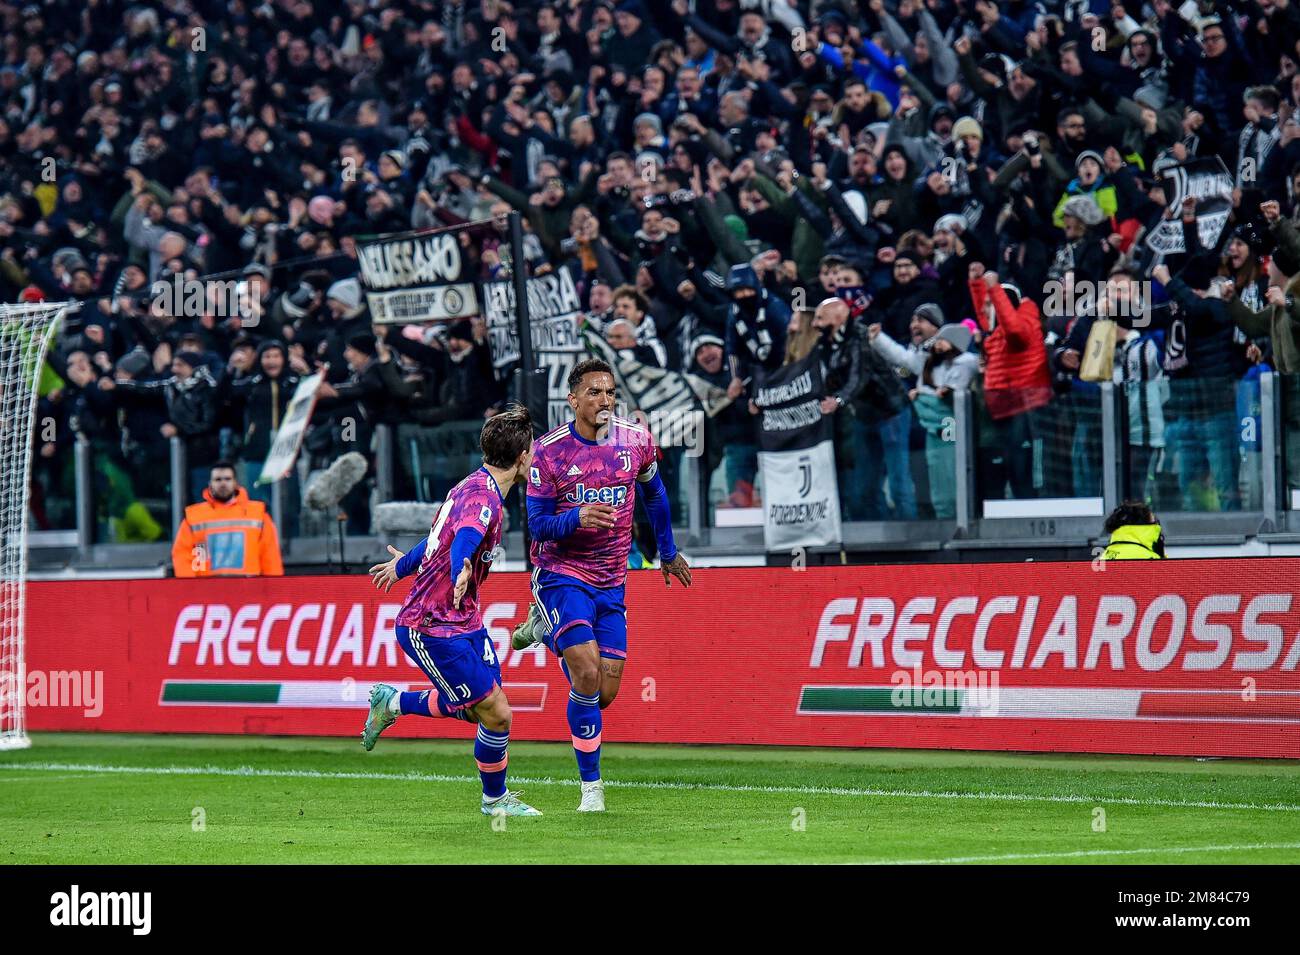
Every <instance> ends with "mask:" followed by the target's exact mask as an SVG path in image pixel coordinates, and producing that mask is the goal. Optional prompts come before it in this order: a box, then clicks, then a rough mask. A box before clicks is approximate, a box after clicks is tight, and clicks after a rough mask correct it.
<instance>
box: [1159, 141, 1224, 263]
mask: <svg viewBox="0 0 1300 955" xmlns="http://www.w3.org/2000/svg"><path fill="white" fill-rule="evenodd" d="M1162 175H1163V179H1164V190H1165V198H1166V199H1167V200H1168V202H1169V208H1170V209H1174V210H1177V209H1178V208H1179V207H1180V206H1181V205H1182V204H1183V200H1184V199H1185V198H1187V197H1188V196H1191V197H1193V198H1194V199H1195V200H1196V234H1197V237H1198V239H1199V241H1200V243H1201V248H1202V249H1203V250H1205V251H1207V252H1209V251H1212V250H1213V249H1215V248H1216V247H1217V246H1218V244H1219V237H1220V236H1221V235H1223V228H1224V226H1226V225H1227V224H1228V214H1229V213H1230V212H1232V187H1233V181H1232V174H1231V173H1230V172H1228V167H1227V166H1225V165H1224V164H1223V160H1222V159H1220V158H1219V157H1218V156H1212V157H1210V158H1208V159H1193V160H1191V161H1189V162H1185V163H1181V164H1180V165H1177V166H1170V167H1169V168H1168V169H1165V170H1164V172H1163V173H1162ZM1147 246H1148V247H1149V248H1150V249H1151V251H1152V252H1155V253H1157V254H1158V255H1179V254H1181V253H1183V252H1186V251H1187V249H1186V247H1185V246H1186V243H1185V242H1184V241H1183V221H1182V219H1181V218H1179V217H1178V216H1177V215H1175V216H1174V218H1172V219H1161V220H1160V221H1159V222H1158V223H1156V225H1155V226H1154V227H1153V228H1152V229H1151V231H1150V232H1148V233H1147Z"/></svg>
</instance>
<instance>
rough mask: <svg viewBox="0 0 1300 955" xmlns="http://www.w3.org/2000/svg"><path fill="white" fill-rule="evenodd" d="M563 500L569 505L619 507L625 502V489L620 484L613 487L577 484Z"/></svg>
mask: <svg viewBox="0 0 1300 955" xmlns="http://www.w3.org/2000/svg"><path fill="white" fill-rule="evenodd" d="M564 499H565V500H566V501H568V502H569V503H570V504H612V505H613V506H614V507H621V506H622V505H623V502H624V501H626V500H627V488H626V487H625V486H623V485H621V484H619V485H617V486H615V487H587V486H586V485H585V484H581V483H580V484H579V485H578V486H577V487H575V488H574V489H573V490H572V491H570V492H569V493H568V494H566V495H564Z"/></svg>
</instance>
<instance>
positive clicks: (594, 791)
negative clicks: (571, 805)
mask: <svg viewBox="0 0 1300 955" xmlns="http://www.w3.org/2000/svg"><path fill="white" fill-rule="evenodd" d="M604 811H605V783H604V781H603V780H600V779H593V780H592V781H591V782H589V783H583V784H582V802H580V803H578V812H604Z"/></svg>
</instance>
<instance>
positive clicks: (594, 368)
mask: <svg viewBox="0 0 1300 955" xmlns="http://www.w3.org/2000/svg"><path fill="white" fill-rule="evenodd" d="M613 374H614V369H613V368H610V367H609V362H607V361H603V360H602V359H600V358H586V359H583V360H582V361H580V362H578V363H577V364H576V365H574V366H573V371H571V372H569V394H575V393H576V392H577V390H578V386H579V385H581V384H582V379H583V377H584V376H586V375H610V376H611V377H612V376H613Z"/></svg>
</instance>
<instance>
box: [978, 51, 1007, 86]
mask: <svg viewBox="0 0 1300 955" xmlns="http://www.w3.org/2000/svg"><path fill="white" fill-rule="evenodd" d="M979 68H980V69H981V70H984V71H986V72H988V73H992V74H993V75H994V76H996V77H997V78H998V79H1000V80H1005V79H1006V78H1007V61H1006V60H1005V59H1003V57H1002V56H1001V55H1000V54H998V53H986V54H984V56H982V57H980V63H979Z"/></svg>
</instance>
